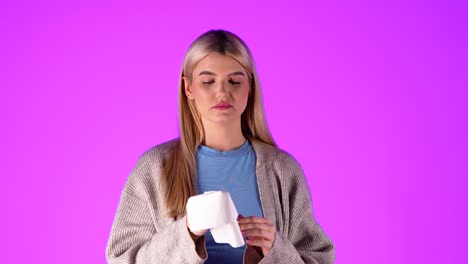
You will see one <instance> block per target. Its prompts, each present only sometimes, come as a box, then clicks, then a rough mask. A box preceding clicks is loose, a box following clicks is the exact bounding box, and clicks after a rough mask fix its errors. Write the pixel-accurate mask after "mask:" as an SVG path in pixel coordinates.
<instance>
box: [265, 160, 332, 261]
mask: <svg viewBox="0 0 468 264" xmlns="http://www.w3.org/2000/svg"><path fill="white" fill-rule="evenodd" d="M287 164H288V165H287V167H289V168H287V169H286V171H291V175H287V176H286V177H291V185H290V188H288V189H289V206H290V208H289V210H290V211H289V228H288V230H284V234H282V233H281V232H277V233H276V238H275V241H274V243H273V247H272V250H271V252H270V253H269V254H268V255H267V256H266V257H264V258H263V260H262V261H261V262H260V263H276V262H278V261H280V262H281V263H314V264H325V263H327V264H328V263H333V262H334V260H335V250H334V246H333V243H332V241H331V240H330V239H329V238H328V236H327V235H326V234H325V232H324V231H323V229H322V228H321V227H320V226H319V224H318V223H317V221H316V220H315V218H314V216H313V208H312V201H311V195H310V191H309V188H308V184H307V181H306V178H305V176H304V173H303V171H302V169H301V167H300V166H299V164H298V163H297V161H295V160H294V159H292V160H289V161H288V162H287Z"/></svg>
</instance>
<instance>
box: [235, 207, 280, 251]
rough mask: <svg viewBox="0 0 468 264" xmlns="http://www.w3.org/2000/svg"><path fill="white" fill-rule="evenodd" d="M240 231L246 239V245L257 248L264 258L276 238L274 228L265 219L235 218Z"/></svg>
mask: <svg viewBox="0 0 468 264" xmlns="http://www.w3.org/2000/svg"><path fill="white" fill-rule="evenodd" d="M237 222H238V223H239V227H240V230H241V232H242V234H243V235H244V236H246V237H247V241H246V242H247V244H249V245H251V246H256V247H259V248H260V250H261V251H262V253H263V256H266V255H267V254H268V253H269V252H270V250H271V247H272V246H273V242H274V241H275V237H276V228H275V226H274V225H273V224H271V223H270V221H269V220H268V219H267V218H262V217H256V216H251V217H243V216H242V215H239V217H238V218H237Z"/></svg>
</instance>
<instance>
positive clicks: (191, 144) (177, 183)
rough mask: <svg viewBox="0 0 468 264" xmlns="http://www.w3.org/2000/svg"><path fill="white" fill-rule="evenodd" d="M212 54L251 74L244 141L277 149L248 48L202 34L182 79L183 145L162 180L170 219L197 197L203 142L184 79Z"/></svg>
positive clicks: (229, 37) (222, 35)
mask: <svg viewBox="0 0 468 264" xmlns="http://www.w3.org/2000/svg"><path fill="white" fill-rule="evenodd" d="M213 52H218V53H220V54H223V55H226V56H230V57H232V58H234V59H235V60H237V61H238V62H239V63H240V64H241V65H242V66H243V67H244V68H245V70H246V71H247V72H248V74H249V77H250V93H249V98H248V101H247V106H246V108H245V111H244V113H242V116H241V128H242V133H243V135H244V137H246V138H247V139H248V140H249V141H252V140H259V141H262V142H264V143H266V144H269V145H272V146H276V144H275V142H274V140H273V138H272V136H271V133H270V130H269V128H268V124H267V121H266V118H265V111H264V108H263V100H262V93H261V89H260V82H259V79H258V75H257V70H256V68H255V63H254V60H253V57H252V54H251V52H250V50H249V48H248V47H247V45H246V44H245V43H244V41H242V39H240V38H239V37H238V36H236V35H235V34H233V33H231V32H228V31H225V30H210V31H208V32H206V33H204V34H202V35H201V36H199V37H198V38H197V39H196V40H195V41H194V42H193V43H192V44H191V45H190V47H189V49H188V51H187V53H186V55H185V58H184V62H183V65H182V71H181V75H180V79H179V133H180V141H179V143H178V145H177V148H175V149H174V150H173V152H172V153H171V157H170V158H169V159H168V160H167V162H166V164H165V166H164V170H163V176H162V181H163V182H162V183H163V184H164V186H165V192H164V193H165V195H164V199H165V201H164V202H165V207H166V209H167V210H168V211H167V214H168V216H169V217H177V216H179V215H184V214H185V207H186V204H187V200H188V198H189V197H190V196H193V195H196V174H197V167H196V166H197V165H196V161H195V153H196V151H197V148H198V146H199V145H200V144H202V142H203V140H204V129H203V124H202V121H201V118H200V114H199V113H198V111H197V109H196V107H195V103H194V101H193V100H190V99H189V98H188V97H187V95H186V93H185V82H184V77H185V78H187V80H188V81H189V82H190V81H191V80H192V72H193V70H194V69H195V66H196V65H197V63H198V62H199V61H200V60H202V59H203V58H204V57H206V56H207V55H208V54H210V53H213Z"/></svg>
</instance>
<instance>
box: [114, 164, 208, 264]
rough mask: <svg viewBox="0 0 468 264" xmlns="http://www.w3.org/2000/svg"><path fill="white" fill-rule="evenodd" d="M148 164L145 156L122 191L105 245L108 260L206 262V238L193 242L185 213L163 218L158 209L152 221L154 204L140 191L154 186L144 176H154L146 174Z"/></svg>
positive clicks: (120, 263)
mask: <svg viewBox="0 0 468 264" xmlns="http://www.w3.org/2000/svg"><path fill="white" fill-rule="evenodd" d="M148 165H149V162H145V161H144V159H141V160H140V161H139V162H138V164H137V166H136V167H135V169H134V170H133V171H132V174H131V175H130V177H129V179H128V180H127V184H126V186H125V188H124V190H123V192H122V195H121V198H120V203H119V206H118V209H117V213H116V216H115V219H114V223H113V226H112V230H111V234H110V238H109V241H108V244H107V249H106V257H107V261H108V263H110V264H150V263H151V264H153V263H203V262H204V261H205V260H206V255H207V254H206V249H205V238H204V236H203V237H201V238H200V239H198V240H197V242H196V243H195V242H194V239H192V237H191V235H190V232H189V231H188V229H187V225H186V217H185V216H184V217H182V218H180V219H178V220H173V219H162V217H163V216H162V214H161V213H160V212H155V213H154V214H153V215H156V218H159V219H155V221H153V218H152V211H151V210H153V208H155V206H153V205H152V204H151V203H150V202H149V200H150V199H146V198H144V197H143V195H140V194H139V193H141V192H140V190H141V188H143V190H144V188H145V187H146V186H151V184H149V185H146V184H144V182H143V181H142V179H145V178H146V179H150V178H153V179H154V175H151V174H149V175H150V176H151V177H145V175H148V171H149V169H147V168H148ZM148 188H150V187H148ZM156 208H158V207H157V206H156ZM155 223H157V224H155Z"/></svg>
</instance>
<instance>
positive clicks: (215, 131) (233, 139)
mask: <svg viewBox="0 0 468 264" xmlns="http://www.w3.org/2000/svg"><path fill="white" fill-rule="evenodd" d="M203 126H204V128H205V141H204V145H205V146H207V147H210V148H213V149H216V150H219V151H228V150H233V149H237V148H239V147H240V146H242V145H243V144H244V143H245V140H246V139H245V137H244V135H243V134H242V129H241V125H240V120H239V122H235V123H234V124H229V125H226V124H213V123H208V124H207V123H206V122H205V123H204V124H203Z"/></svg>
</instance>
